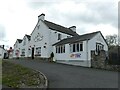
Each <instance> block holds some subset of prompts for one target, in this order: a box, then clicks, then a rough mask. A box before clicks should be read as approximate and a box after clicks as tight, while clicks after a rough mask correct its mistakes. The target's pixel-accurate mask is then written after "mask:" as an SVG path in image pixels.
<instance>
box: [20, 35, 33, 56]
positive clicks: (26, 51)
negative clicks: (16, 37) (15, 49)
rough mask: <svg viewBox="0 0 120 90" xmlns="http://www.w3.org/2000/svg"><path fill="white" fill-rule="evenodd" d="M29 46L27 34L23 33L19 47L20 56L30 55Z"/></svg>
mask: <svg viewBox="0 0 120 90" xmlns="http://www.w3.org/2000/svg"><path fill="white" fill-rule="evenodd" d="M29 46H30V41H29V40H28V38H27V36H26V35H25V36H24V37H23V40H22V42H21V48H20V50H21V51H20V52H21V53H20V56H21V57H31V54H30V52H31V51H30V50H31V49H30V48H29Z"/></svg>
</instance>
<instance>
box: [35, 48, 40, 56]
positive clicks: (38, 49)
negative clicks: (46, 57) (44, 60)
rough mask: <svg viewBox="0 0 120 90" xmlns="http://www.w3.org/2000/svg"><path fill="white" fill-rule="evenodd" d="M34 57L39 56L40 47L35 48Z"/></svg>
mask: <svg viewBox="0 0 120 90" xmlns="http://www.w3.org/2000/svg"><path fill="white" fill-rule="evenodd" d="M35 54H36V55H38V56H40V55H41V47H37V48H36V53H35Z"/></svg>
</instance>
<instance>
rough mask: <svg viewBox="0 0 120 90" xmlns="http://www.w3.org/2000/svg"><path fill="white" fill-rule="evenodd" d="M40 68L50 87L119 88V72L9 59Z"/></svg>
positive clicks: (33, 67)
mask: <svg viewBox="0 0 120 90" xmlns="http://www.w3.org/2000/svg"><path fill="white" fill-rule="evenodd" d="M9 61H11V62H14V63H16V64H21V65H23V66H25V67H28V68H31V69H34V70H39V71H40V72H42V73H44V74H45V75H46V77H47V78H48V80H49V88H118V72H114V71H106V70H100V69H93V68H85V67H80V66H72V65H65V64H59V63H52V62H45V61H41V60H40V61H38V60H20V59H18V60H9Z"/></svg>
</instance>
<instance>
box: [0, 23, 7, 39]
mask: <svg viewBox="0 0 120 90" xmlns="http://www.w3.org/2000/svg"><path fill="white" fill-rule="evenodd" d="M5 37H6V32H5V27H4V26H3V25H1V24H0V40H4V38H5Z"/></svg>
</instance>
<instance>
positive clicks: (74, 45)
mask: <svg viewBox="0 0 120 90" xmlns="http://www.w3.org/2000/svg"><path fill="white" fill-rule="evenodd" d="M75 51H76V50H75V43H74V44H73V52H75Z"/></svg>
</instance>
